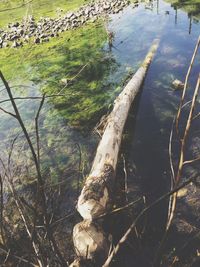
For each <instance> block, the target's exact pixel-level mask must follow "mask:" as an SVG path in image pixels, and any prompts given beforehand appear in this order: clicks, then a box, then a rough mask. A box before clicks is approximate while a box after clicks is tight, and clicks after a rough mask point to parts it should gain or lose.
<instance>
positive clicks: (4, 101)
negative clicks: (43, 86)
mask: <svg viewBox="0 0 200 267" xmlns="http://www.w3.org/2000/svg"><path fill="white" fill-rule="evenodd" d="M51 97H67V95H66V94H52V95H46V96H45V98H51ZM42 98H43V96H25V97H20V96H19V97H13V100H35V99H36V100H37V99H42ZM10 101H11V100H10V98H8V99H4V100H2V101H0V104H3V103H6V102H10Z"/></svg>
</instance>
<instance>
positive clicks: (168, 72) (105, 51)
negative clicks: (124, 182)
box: [0, 1, 200, 227]
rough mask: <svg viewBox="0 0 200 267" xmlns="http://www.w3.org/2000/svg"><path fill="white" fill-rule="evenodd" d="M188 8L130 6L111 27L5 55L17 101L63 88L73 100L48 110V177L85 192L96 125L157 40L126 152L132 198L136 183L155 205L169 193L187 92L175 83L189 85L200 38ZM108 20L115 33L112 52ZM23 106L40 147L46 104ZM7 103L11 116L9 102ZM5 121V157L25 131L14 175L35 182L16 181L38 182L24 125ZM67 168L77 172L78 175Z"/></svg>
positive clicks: (54, 101) (1, 128)
mask: <svg viewBox="0 0 200 267" xmlns="http://www.w3.org/2000/svg"><path fill="white" fill-rule="evenodd" d="M54 2H56V1H54ZM55 6H56V4H55ZM53 8H54V7H53ZM181 8H183V9H174V8H173V7H171V5H170V4H169V3H166V2H164V1H153V2H146V3H140V4H139V6H137V7H135V5H130V6H129V7H127V8H126V9H124V10H123V11H122V12H120V13H119V14H116V15H111V16H110V18H109V20H107V21H106V22H104V23H102V22H101V21H100V22H97V24H90V25H88V26H85V27H83V28H81V29H79V30H76V31H72V32H68V33H65V34H62V35H61V36H60V37H59V38H58V39H52V40H51V41H50V42H49V43H48V44H41V45H38V46H37V45H34V46H33V45H28V46H26V47H23V48H20V49H17V50H14V49H10V48H8V49H2V50H1V51H0V58H1V62H0V68H1V70H2V71H3V73H4V74H5V77H6V78H7V79H8V81H9V84H10V85H11V86H12V87H13V92H14V95H15V96H23V97H25V96H41V94H42V92H46V93H47V95H50V94H52V93H54V94H58V93H59V92H60V91H61V92H62V94H64V95H65V96H63V97H54V98H48V99H47V100H46V102H45V105H44V108H43V110H42V112H41V118H40V134H41V144H42V145H41V163H42V168H43V172H44V173H45V174H47V175H46V177H47V178H48V181H50V182H52V183H56V182H58V181H59V182H60V181H67V183H68V186H69V184H70V185H72V187H73V189H74V190H75V191H77V188H78V187H79V185H78V180H77V175H78V174H79V172H80V171H81V177H79V178H80V179H82V178H83V176H85V175H86V174H87V173H88V172H89V168H90V166H91V162H92V158H93V156H94V153H95V149H96V146H97V143H98V137H97V135H95V134H93V133H92V129H93V128H94V126H95V125H96V124H97V123H98V121H99V119H100V118H101V116H102V115H103V114H106V113H107V112H108V110H109V108H110V105H112V103H113V100H114V98H115V97H116V95H118V93H119V92H120V91H121V88H122V85H123V83H124V80H125V78H127V76H128V75H130V73H133V72H134V71H135V70H136V69H137V67H138V66H139V64H140V63H141V62H142V60H143V58H144V56H145V55H146V53H147V51H148V49H149V47H150V45H151V43H152V41H153V39H154V38H159V39H160V46H159V49H158V51H157V54H156V56H155V58H154V60H153V62H152V64H151V66H150V68H149V71H148V74H147V77H146V79H145V82H144V85H143V89H142V93H141V95H140V97H139V104H138V108H137V113H136V114H132V115H134V118H131V117H130V118H129V123H128V126H127V128H126V135H125V137H127V140H126V142H125V144H124V146H123V153H124V154H125V159H126V165H127V169H128V174H129V177H128V187H129V193H128V198H129V200H131V198H132V197H133V194H132V191H134V189H133V187H134V185H135V180H134V179H136V180H137V181H138V180H139V184H140V186H141V191H142V193H143V194H145V195H146V198H147V200H150V201H151V200H153V199H155V198H157V197H158V196H159V195H161V194H162V193H163V192H165V191H166V190H167V189H168V187H169V179H170V178H169V159H168V142H169V134H170V131H171V125H172V121H173V116H174V115H175V113H176V110H177V105H178V103H179V99H180V92H178V91H174V90H173V88H172V86H171V84H172V81H173V80H174V79H179V80H182V81H184V78H185V74H186V72H187V69H188V66H189V62H190V59H191V56H192V54H193V49H194V46H195V43H196V41H197V38H198V35H199V34H200V23H199V21H198V16H199V15H198V14H195V17H193V16H190V17H189V16H188V14H187V12H186V11H184V7H182V6H181ZM44 14H45V13H44ZM104 24H106V25H107V26H106V27H107V28H108V29H109V30H110V31H112V32H114V41H113V47H112V48H111V50H110V49H109V46H108V42H107V38H106V30H105V28H104ZM199 60H200V54H199V53H198V55H197V57H196V60H195V64H194V67H193V70H192V73H191V77H190V81H189V83H190V88H191V89H192V88H194V86H195V83H196V78H197V74H198V72H199V70H200V69H199V62H200V61H199ZM88 62H89V64H88ZM86 64H87V65H86ZM85 65H86V67H85V68H84V71H83V72H81V74H80V75H78V77H77V78H76V79H75V80H74V82H73V84H71V85H69V86H66V87H65V86H64V85H63V84H61V82H60V81H61V79H63V78H68V79H70V78H73V77H74V76H76V74H77V73H78V72H79V71H80V69H81V68H82V67H83V66H85ZM2 89H3V85H2V84H1V87H0V91H1V90H2ZM0 93H1V100H2V99H5V98H7V96H6V93H5V91H1V92H0ZM189 95H190V94H189ZM189 95H188V98H189ZM17 104H18V107H19V110H20V112H21V114H22V117H23V118H24V120H25V123H26V126H27V129H28V131H29V133H30V135H31V137H32V140H33V143H34V144H35V129H34V117H35V114H36V112H37V109H38V106H39V100H25V101H22V100H17ZM2 107H4V108H6V109H8V110H9V111H12V110H11V107H10V105H9V103H8V102H6V103H4V104H2ZM135 115H137V116H135ZM0 120H1V123H0V140H1V144H0V150H1V157H2V158H3V159H4V160H6V159H7V154H6V153H8V151H9V149H10V146H11V145H10V143H11V141H12V140H13V138H14V137H15V136H16V135H18V134H19V133H20V135H19V138H18V141H17V142H16V150H15V151H14V152H13V162H12V167H13V173H14V174H15V173H18V172H17V171H19V169H17V166H18V167H20V168H21V170H22V171H24V172H26V173H27V179H25V181H24V177H20V179H18V178H16V180H17V182H18V183H19V184H21V183H20V182H19V180H22V181H23V182H22V183H24V184H26V183H27V180H28V181H33V180H34V179H35V174H34V169H33V166H32V160H31V157H30V154H29V152H28V150H27V145H26V142H25V141H24V137H23V135H22V134H21V131H20V129H19V127H18V124H17V122H16V121H15V119H13V118H10V117H9V116H8V115H5V114H3V113H2V112H1V118H0ZM197 126H198V125H197ZM77 143H78V144H79V145H78V146H77ZM6 151H7V152H6ZM80 151H81V153H80ZM80 154H81V159H80ZM19 155H20V156H21V157H19ZM80 160H81V165H80ZM27 165H28V166H29V167H28V170H27V167H25V166H27ZM16 169H17V171H16ZM69 170H73V171H74V172H73V171H72V173H73V175H72V174H71V173H70V172H69ZM69 173H70V174H69ZM70 175H71V176H70ZM74 175H75V176H74ZM70 177H71V179H70ZM74 177H75V178H74ZM79 178H78V179H79ZM69 179H70V182H69ZM70 194H71V195H72V196H73V200H74V199H75V197H76V196H74V193H72V191H70V192H69V193H68V195H67V196H70ZM72 202H73V201H72ZM68 203H69V202H68ZM62 208H65V209H68V208H69V209H70V208H71V207H67V206H66V205H64V207H63V206H62ZM155 212H156V216H157V217H156V222H157V224H155V223H156V222H155V221H152V224H154V225H157V227H160V225H161V224H162V222H161V219H162V218H163V216H164V215H165V211H164V212H163V210H162V209H160V210H156V211H155ZM158 216H160V220H158V219H157V218H158ZM153 217H154V218H155V216H152V217H151V218H152V220H153Z"/></svg>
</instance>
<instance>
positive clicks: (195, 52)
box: [176, 36, 200, 133]
mask: <svg viewBox="0 0 200 267" xmlns="http://www.w3.org/2000/svg"><path fill="white" fill-rule="evenodd" d="M199 44H200V36H199V38H198V40H197V43H196V46H195V49H194V53H193V55H192V59H191V62H190V66H189V68H188V71H187V74H186V77H185V82H184V88H183V92H182V96H181V101H180V104H179V108H178V112H177V116H176V130H177V133H178V123H179V119H180V114H181V107H182V105H183V101H184V99H185V93H186V90H187V84H188V79H189V76H190V72H191V69H192V65H193V63H194V59H195V56H196V54H197V51H198V47H199Z"/></svg>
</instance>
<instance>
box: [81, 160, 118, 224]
mask: <svg viewBox="0 0 200 267" xmlns="http://www.w3.org/2000/svg"><path fill="white" fill-rule="evenodd" d="M113 184H114V169H113V167H112V166H111V165H110V164H104V169H103V171H102V172H101V174H100V175H99V176H98V177H94V176H89V177H88V178H87V180H86V183H85V186H84V187H83V190H82V192H81V195H80V197H79V199H78V204H77V210H78V212H79V213H80V215H81V216H82V217H83V218H84V219H87V220H93V219H94V218H97V217H98V216H99V215H101V214H103V213H105V212H107V211H108V210H109V209H110V207H111V199H112V197H111V196H112V190H113Z"/></svg>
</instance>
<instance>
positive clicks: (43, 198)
mask: <svg viewBox="0 0 200 267" xmlns="http://www.w3.org/2000/svg"><path fill="white" fill-rule="evenodd" d="M0 78H1V79H2V81H3V83H4V85H5V88H6V90H7V93H8V95H9V98H10V100H11V103H12V106H13V109H14V111H15V115H16V119H17V121H18V122H19V124H20V127H21V128H22V131H23V133H24V136H25V138H26V140H27V142H28V145H29V148H30V150H31V154H32V157H33V161H34V164H35V168H36V172H37V180H38V185H39V190H38V192H39V193H40V198H41V206H42V210H43V216H44V225H45V228H46V232H47V236H48V239H49V242H50V244H51V245H52V249H53V251H55V253H56V255H57V256H58V258H59V259H60V261H61V263H62V265H63V266H67V264H66V262H65V260H64V258H63V256H62V254H61V252H60V250H59V249H58V246H57V244H56V241H55V239H54V236H53V234H52V232H51V229H50V226H49V218H48V214H47V206H46V205H47V204H46V196H45V192H44V190H43V185H44V181H43V179H42V175H41V172H40V165H39V162H38V159H37V155H36V152H35V150H34V147H33V144H32V141H31V139H30V136H29V134H28V132H27V129H26V127H25V125H24V123H23V120H22V118H21V115H20V113H19V111H18V108H17V106H16V103H15V100H14V98H13V95H12V92H11V89H10V87H9V85H8V83H7V81H6V79H5V78H4V76H3V74H2V72H1V71H0Z"/></svg>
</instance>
